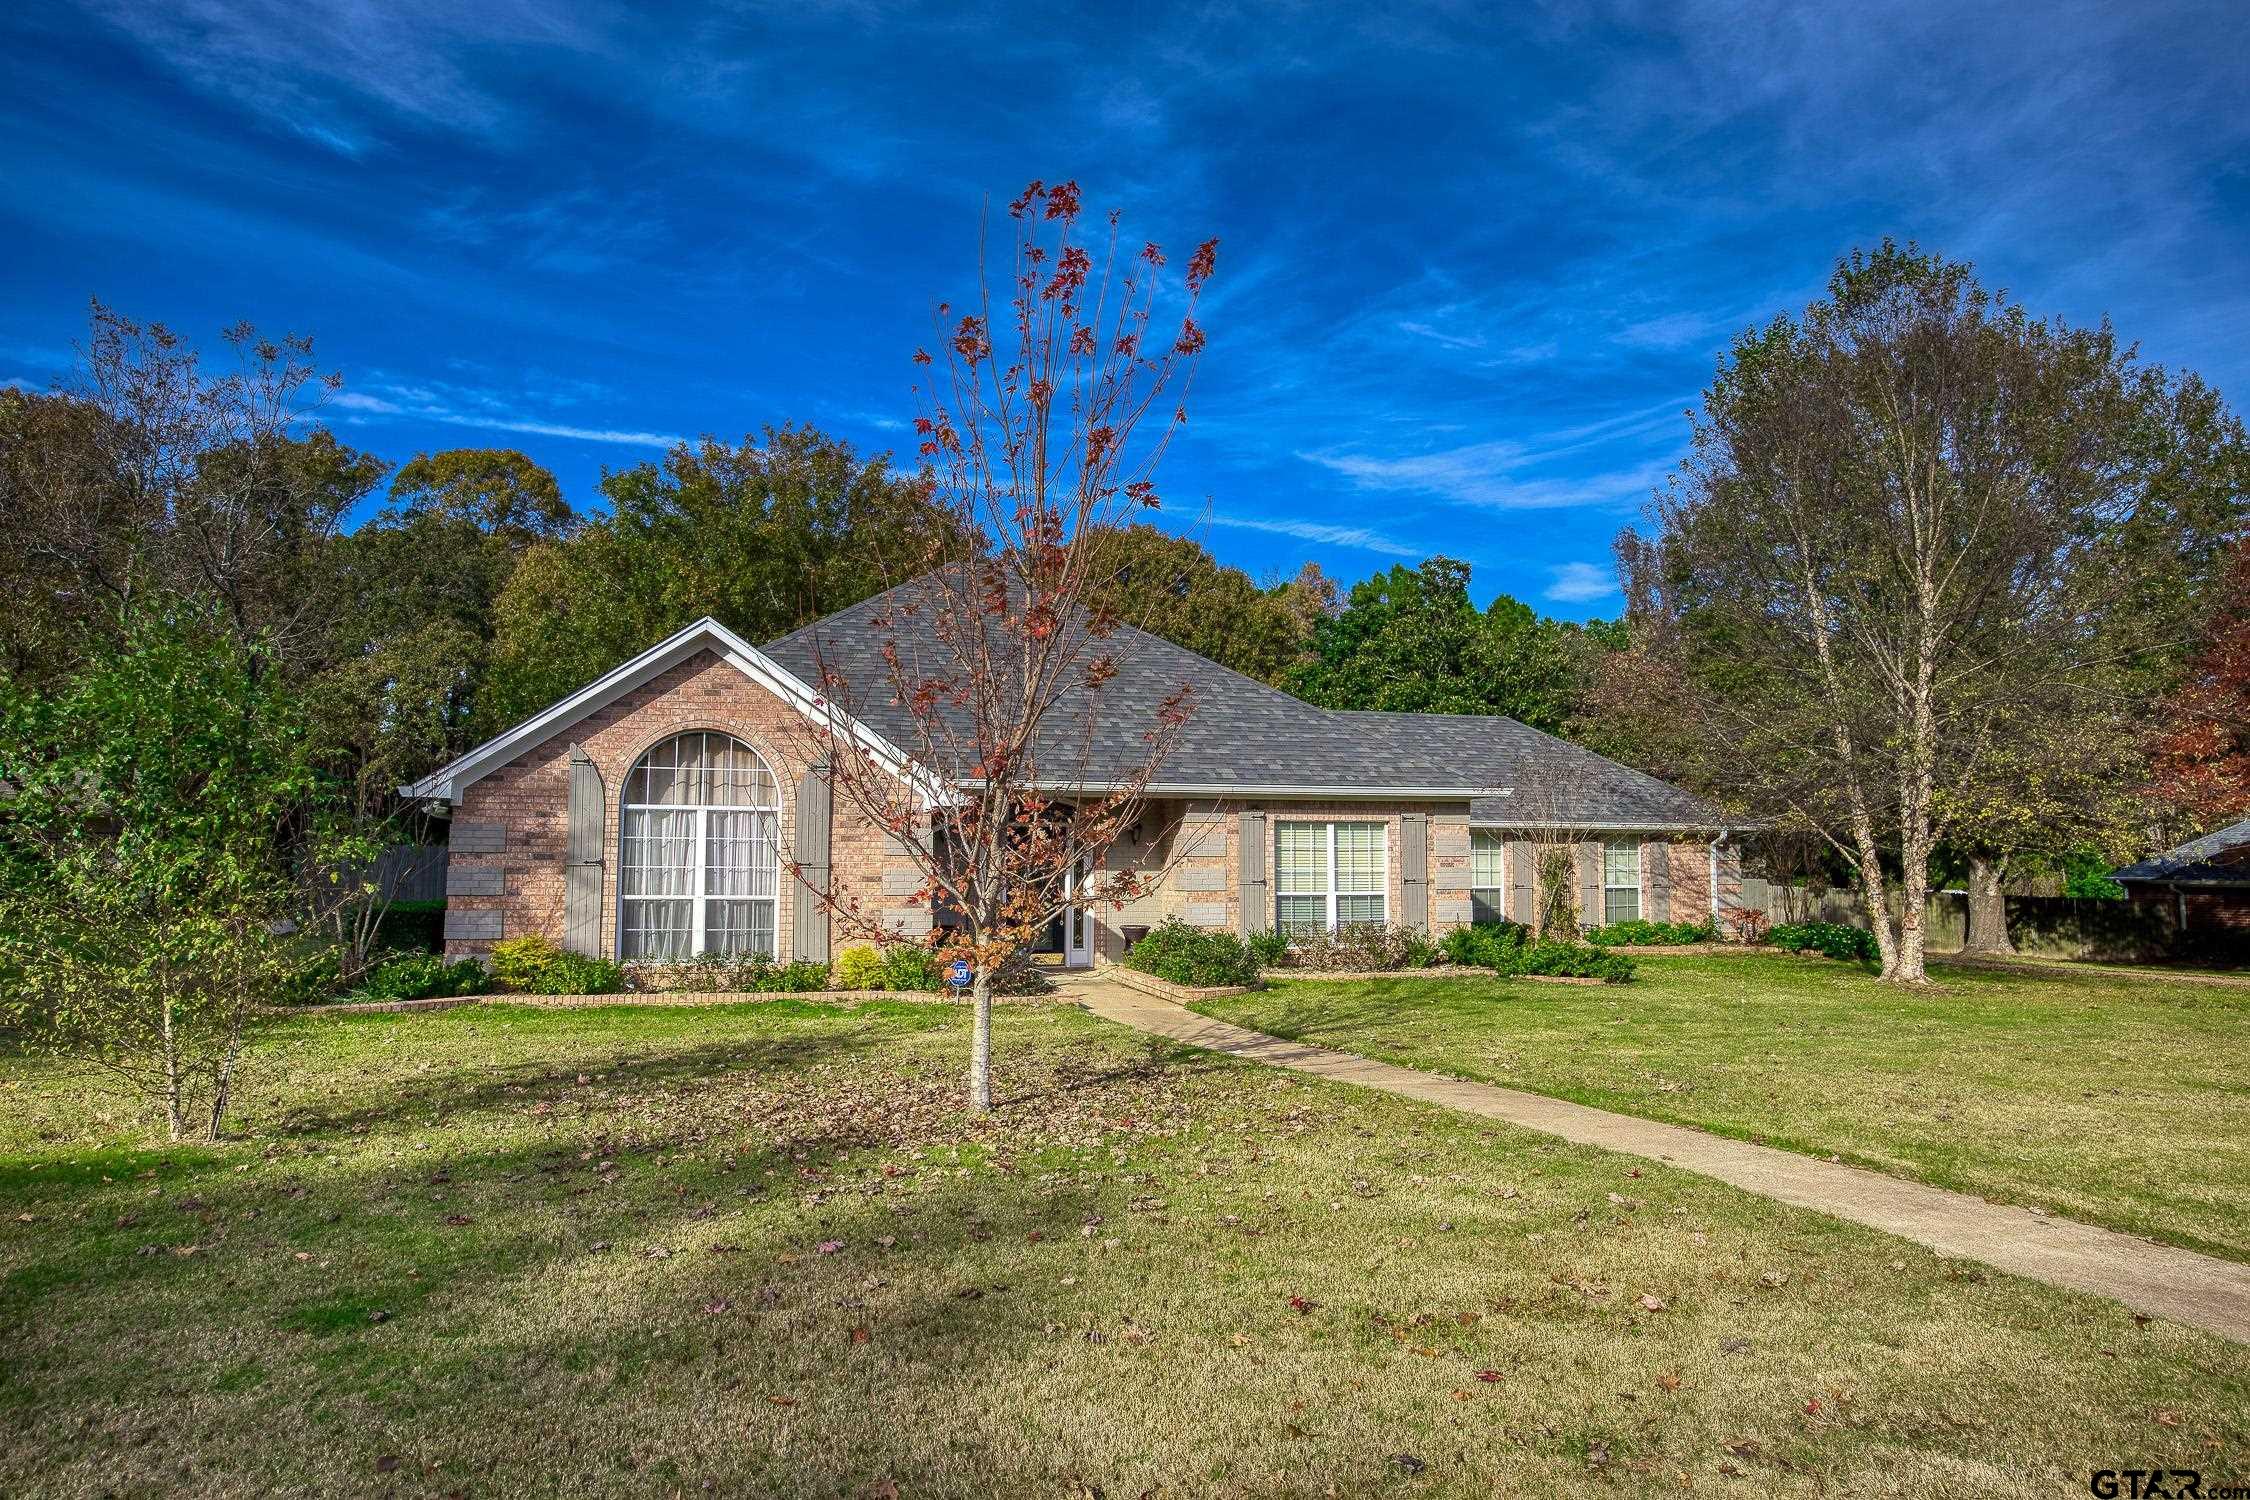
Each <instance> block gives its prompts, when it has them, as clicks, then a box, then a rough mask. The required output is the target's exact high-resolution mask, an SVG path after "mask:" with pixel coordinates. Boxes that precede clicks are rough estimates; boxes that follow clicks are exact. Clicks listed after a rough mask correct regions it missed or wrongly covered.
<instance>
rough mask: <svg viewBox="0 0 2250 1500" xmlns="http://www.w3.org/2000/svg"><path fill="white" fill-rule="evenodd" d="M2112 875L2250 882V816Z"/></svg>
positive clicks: (2193, 881) (2187, 882)
mask: <svg viewBox="0 0 2250 1500" xmlns="http://www.w3.org/2000/svg"><path fill="white" fill-rule="evenodd" d="M2111 878H2112V879H2115V880H2119V881H2128V880H2158V881H2166V882H2176V883H2179V884H2182V885H2250V818H2244V819H2243V820H2242V821H2241V822H2239V823H2235V824H2232V825H2230V826H2229V827H2226V828H2222V829H2220V830H2219V831H2218V832H2217V833H2207V834H2205V835H2204V836H2203V837H2201V838H2199V839H2191V840H2189V841H2188V842H2187V843H2184V844H2182V845H2180V846H2179V847H2178V848H2177V849H2167V850H2165V851H2164V852H2163V853H2162V854H2159V855H2156V856H2154V857H2152V858H2149V859H2144V860H2142V861H2140V862H2139V863H2138V864H2131V865H2127V866H2126V867H2125V868H2124V869H2122V870H2119V871H2118V872H2117V873H2116V874H2115V875H2114V876H2112V877H2111Z"/></svg>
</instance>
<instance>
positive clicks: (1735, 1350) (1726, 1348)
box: [1719, 1339, 1750, 1354]
mask: <svg viewBox="0 0 2250 1500" xmlns="http://www.w3.org/2000/svg"><path fill="white" fill-rule="evenodd" d="M1719 1352H1720V1353H1721V1354H1748V1353H1749V1352H1750V1341H1749V1340H1748V1339H1725V1340H1722V1341H1721V1342H1720V1344H1719Z"/></svg>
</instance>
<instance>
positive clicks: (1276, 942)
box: [1244, 928, 1289, 969]
mask: <svg viewBox="0 0 2250 1500" xmlns="http://www.w3.org/2000/svg"><path fill="white" fill-rule="evenodd" d="M1244 941H1245V942H1246V943H1248V944H1249V946H1250V956H1251V957H1252V958H1254V959H1256V960H1257V961H1258V967H1259V968H1261V969H1278V968H1280V967H1281V965H1282V964H1283V963H1285V962H1286V961H1287V960H1288V958H1289V939H1288V937H1287V936H1285V935H1284V934H1282V933H1281V932H1280V931H1278V930H1275V929H1271V928H1269V929H1268V930H1266V931H1264V932H1253V933H1251V934H1250V936H1249V937H1247V938H1245V939H1244Z"/></svg>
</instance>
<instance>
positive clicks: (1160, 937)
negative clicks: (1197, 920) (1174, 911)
mask: <svg viewBox="0 0 2250 1500" xmlns="http://www.w3.org/2000/svg"><path fill="white" fill-rule="evenodd" d="M1125 962H1126V963H1127V964H1128V965H1130V966H1131V967H1133V968H1136V969H1139V970H1140V971H1141V972H1143V973H1145V974H1154V975H1155V976H1156V977H1157V978H1159V979H1169V980H1170V981H1172V983H1174V984H1184V985H1189V986H1191V987H1193V988H1197V989H1206V988H1217V987H1219V986H1222V985H1236V984H1250V983H1253V982H1254V981H1256V979H1257V977H1258V960H1257V957H1256V955H1254V954H1253V953H1251V951H1250V945H1249V944H1248V943H1245V942H1244V941H1243V940H1242V939H1241V938H1238V937H1236V936H1235V935H1234V934H1233V933H1231V932H1208V931H1205V930H1204V929H1202V928H1200V927H1190V926H1188V924H1187V923H1185V922H1183V921H1181V920H1180V919H1179V918H1178V917H1169V918H1167V919H1166V920H1165V922H1164V925H1163V926H1161V927H1158V928H1157V929H1156V930H1154V931H1153V932H1151V933H1150V934H1149V935H1148V936H1147V937H1144V938H1142V939H1141V940H1140V941H1139V942H1137V943H1135V944H1134V945H1133V946H1132V947H1131V948H1129V949H1127V950H1126V953H1125Z"/></svg>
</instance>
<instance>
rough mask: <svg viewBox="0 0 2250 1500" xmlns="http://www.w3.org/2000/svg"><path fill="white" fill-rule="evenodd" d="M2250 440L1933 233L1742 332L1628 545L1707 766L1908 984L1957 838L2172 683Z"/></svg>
mask: <svg viewBox="0 0 2250 1500" xmlns="http://www.w3.org/2000/svg"><path fill="white" fill-rule="evenodd" d="M2242 454H2243V441H2242V433H2241V428H2240V425H2239V423H2237V422H2235V420H2234V419H2233V417H2232V416H2231V414H2229V413H2228V412H2227V410H2226V408H2225V406H2224V404H2223V403H2221V402H2220V401H2219V400H2218V398H2217V396H2216V395H2215V394H2214V393H2212V392H2211V391H2210V390H2209V388H2208V387H2206V386H2204V385H2202V384H2201V382H2199V381H2197V380H2195V379H2194V378H2193V377H2192V376H2180V377H2172V376H2169V375H2167V374H2166V373H2165V372H2164V371H2162V370H2160V369H2155V368H2151V367H2147V366H2144V365H2142V364H2140V363H2139V361H2138V360H2137V358H2136V356H2135V353H2134V351H2133V350H2131V349H2129V348H2126V347H2122V346H2120V345H2119V344H2118V342H2117V340H2116V337H2115V335H2114V334H2113V333H2112V332H2111V331H2110V330H2109V329H2108V328H2107V327H2106V326H2104V327H2100V328H2094V329H2083V328H2072V327H2070V326H2068V325H2065V324H2062V323H2059V322H2046V321H2040V320H2036V319H2034V318H2032V317H2031V316H2029V314H2027V313H2026V312H2025V311H2024V310H2023V309H2022V308H2021V307H2019V306H2016V305H2015V304H2013V303H2011V302H2009V301H2008V300H2007V299H2006V298H2005V297H2004V296H2002V295H1999V294H1995V293H1992V292H1989V291H1987V290H1986V289H1985V288H1983V287H1982V286H1980V285H1979V284H1978V283H1977V281H1976V280H1975V278H1974V276H1973V275H1972V274H1971V272H1970V268H1969V267H1968V266H1966V265H1962V264H1959V263H1956V262H1950V261H1946V260H1944V259H1942V258H1940V257H1937V256H1931V255H1924V254H1922V253H1920V252H1919V251H1917V250H1915V249H1914V248H1913V247H1911V246H1909V247H1905V248H1901V247H1899V246H1896V245H1893V244H1891V243H1889V242H1885V243H1884V244H1883V245H1882V246H1881V247H1880V248H1879V249H1877V250H1874V251H1872V252H1855V253H1854V254H1852V255H1851V256H1849V257H1847V258H1846V259H1845V260H1844V261H1842V262H1841V263H1840V264H1839V265H1838V267H1837V268H1836V271H1835V274H1834V276H1833V277H1832V278H1831V279H1830V282H1829V286H1828V295H1827V296H1826V297H1825V298H1824V299H1822V300H1820V301H1817V302H1815V303H1813V304H1812V305H1811V306H1810V307H1808V308H1807V309H1806V310H1805V312H1804V314H1803V316H1802V317H1799V318H1790V317H1782V318H1777V319H1776V320H1774V322H1772V323H1771V324H1769V325H1768V326H1767V327H1765V328H1761V329H1756V330H1752V331H1750V332H1747V333H1744V334H1743V335H1742V336H1741V337H1740V338H1738V339H1737V340H1736V341H1735V343H1734V346H1733V348H1732V349H1731V350H1730V351H1729V353H1728V355H1727V356H1726V358H1725V360H1724V361H1723V362H1722V364H1721V366H1720V368H1719V371H1718V373H1717V375H1716V377H1715V378H1714V380H1713V382H1712V384H1711V386H1710V388H1709V389H1708V390H1707V391H1706V392H1705V393H1704V399H1703V409H1702V412H1701V414H1700V415H1699V416H1698V418H1697V419H1696V423H1695V433H1694V449H1693V453H1692V456H1691V457H1690V459H1689V461H1688V462H1687V463H1686V464H1685V465H1684V466H1683V468H1682V471H1681V473H1680V475H1679V476H1678V478H1677V480H1676V481H1675V483H1674V484H1673V486H1672V487H1671V488H1670V490H1669V491H1667V492H1666V493H1665V494H1663V495H1661V496H1659V497H1658V499H1657V502H1656V504H1655V506H1654V507H1653V509H1652V513H1651V520H1652V525H1653V530H1654V535H1653V536H1650V537H1646V538H1644V537H1642V536H1639V535H1636V534H1635V533H1632V532H1628V533H1627V534H1626V535H1625V536H1624V537H1623V538H1621V539H1620V543H1619V547H1620V554H1621V557H1622V560H1623V562H1624V564H1625V571H1626V575H1627V582H1628V597H1629V600H1630V609H1631V615H1632V625H1633V629H1634V635H1635V643H1636V646H1637V647H1638V648H1640V649H1642V650H1643V651H1645V652H1646V653H1647V654H1648V655H1649V656H1650V657H1651V659H1653V660H1656V661H1660V662H1662V663H1663V664H1664V666H1665V668H1666V669H1667V677H1668V681H1669V684H1670V686H1671V691H1670V693H1669V695H1668V697H1667V698H1666V700H1665V704H1664V708H1665V711H1666V712H1668V713H1671V714H1674V715H1676V716H1678V717H1679V718H1680V719H1681V720H1682V722H1683V724H1685V725H1686V726H1687V727H1688V728H1689V729H1690V730H1692V736H1691V738H1692V744H1693V749H1692V754H1693V755H1694V756H1695V758H1696V759H1697V760H1698V761H1699V763H1700V767H1699V775H1698V776H1697V777H1696V778H1694V779H1696V780H1698V781H1700V782H1701V783H1702V784H1704V785H1705V786H1707V787H1721V788H1723V789H1724V793H1725V795H1726V796H1727V798H1728V800H1730V801H1733V802H1735V803H1737V804H1738V805H1742V806H1744V807H1746V808H1747V809H1748V810H1750V811H1752V812H1754V813H1758V814H1761V815H1764V816H1767V817H1771V818H1774V819H1777V820H1786V821H1788V822H1791V823H1793V824H1794V825H1796V826H1802V827H1806V828H1810V829H1814V830H1817V831H1819V832H1820V834H1821V835H1822V836H1823V837H1824V838H1825V839H1826V840H1827V842H1828V843H1829V845H1830V847H1831V848H1832V849H1833V850H1834V851H1835V852H1836V854H1837V855H1838V857H1840V858H1841V859H1843V860H1844V861H1846V862H1847V863H1848V864H1849V865H1850V866H1851V868H1852V871H1853V874H1854V878H1855V880H1856V882H1857V884H1858V885H1859V888H1860V894H1861V898H1862V901H1863V902H1864V905H1865V909H1866V912H1867V915H1868V920H1869V925H1870V926H1871V927H1872V928H1873V929H1874V930H1875V933H1876V936H1877V939H1878V942H1879V944H1880V949H1881V958H1882V969H1883V973H1884V976H1885V977H1886V978H1888V979H1891V980H1894V981H1897V982H1901V983H1908V984H1916V983H1920V982H1922V981H1923V979H1924V977H1925V974H1924V946H1925V934H1924V918H1923V902H1924V897H1925V895H1926V893H1927V891H1928V886H1929V878H1930V863H1931V858H1932V855H1933V853H1934V852H1936V850H1937V849H1938V848H1939V846H1940V845H1941V844H1942V843H1944V842H1945V841H1946V840H1947V839H1948V838H1951V837H1953V836H1955V835H1956V834H1959V833H1962V832H1964V831H1965V829H1966V826H1967V825H1966V822H1965V820H1966V819H1967V818H1968V817H1969V815H1970V814H1972V813H1975V812H1977V808H1978V802H1979V799H1980V798H1989V797H1991V796H1993V795H1995V794H1996V793H1998V792H1999V791H2000V790H2001V789H2003V788H2005V787H2007V786H2008V785H2009V784H2010V781H2011V778H2010V777H2009V776H2008V775H2007V774H2005V768H2006V766H2007V764H2008V758H2009V757H2010V756H2011V755H2016V756H2024V757H2036V759H2037V761H2038V763H2039V764H2040V765H2041V766H2043V767H2050V768H2051V767H2055V766H2057V765H2064V764H2067V763H2068V762H2069V761H2070V760H2071V759H2072V758H2073V757H2076V758H2079V759H2088V760H2091V759H2095V758H2097V757H2098V756H2099V754H2100V753H2101V751H2102V746H2101V745H2100V744H2099V743H2098V742H2097V741H2098V736H2099V734H2100V732H2101V731H2100V728H2099V726H2100V725H2101V724H2102V723H2103V722H2104V720H2103V716H2102V715H2100V714H2098V713H2095V712H2092V711H2090V706H2092V705H2098V704H2101V703H2104V702H2111V701H2116V700H2117V699H2119V698H2120V697H2121V696H2122V697H2125V698H2126V699H2127V700H2128V701H2129V699H2130V695H2131V690H2132V688H2133V685H2134V684H2136V683H2141V682H2145V681H2147V680H2149V679H2150V678H2151V677H2152V676H2154V675H2156V674H2158V673H2160V671H2161V667H2162V662H2163V660H2164V658H2165V657H2166V656H2167V654H2168V653H2171V652H2173V651H2175V650H2176V646H2177V643H2178V642H2179V641H2181V640H2182V639H2184V638H2185V635H2186V631H2185V629H2184V625H2183V615H2184V614H2185V612H2186V611H2188V610H2189V609H2190V608H2191V606H2192V604H2193V601H2194V599H2195V597H2196V593H2197V589H2198V586H2199V580H2200V579H2202V578H2203V577H2206V576H2208V573H2209V571H2210V569H2211V567H2212V565H2213V563H2214V561H2215V559H2216V558H2217V557H2218V555H2219V553H2220V550H2221V547H2222V546H2223V543H2224V541H2225V539H2226V538H2227V537H2228V536H2229V535H2230V534H2233V533H2235V532H2236V531H2238V530H2239V528H2240V526H2241V524H2242V517H2243V503H2244V495H2245V486H2244V483H2243V474H2244V470H2243V462H2242ZM2016 811H2021V810H2020V809H2018V810H2016ZM1978 816H1979V817H1980V819H1981V818H1982V817H1983V814H1981V813H1979V814H1978ZM2024 821H2025V820H2023V819H2020V818H2015V817H2012V816H2010V817H1994V818H1992V819H1991V820H1990V821H1989V823H1988V826H1989V827H1992V828H1995V829H2000V830H2005V829H2006V828H2007V827H2008V826H2009V825H2010V824H2011V823H2015V824H2017V825H2018V826H2020V825H2021V823H2022V822H2024ZM1998 838H1999V841H2001V842H2005V841H2006V838H2007V835H2006V834H2005V833H2004V832H2003V833H2001V834H2000V835H1999V836H1998ZM1972 842H1973V840H1972ZM1889 870H1896V871H1897V878H1896V895H1897V900H1896V902H1895V903H1893V902H1892V900H1891V896H1892V888H1891V886H1892V882H1891V877H1890V875H1889V874H1888V871H1889ZM1894 904H1895V908H1896V913H1897V915H1896V921H1897V924H1898V925H1897V930H1896V931H1895V932H1894V931H1893V930H1892V926H1891V918H1890V916H1889V915H1888V913H1889V912H1890V911H1891V909H1892V907H1893V905H1894Z"/></svg>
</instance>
